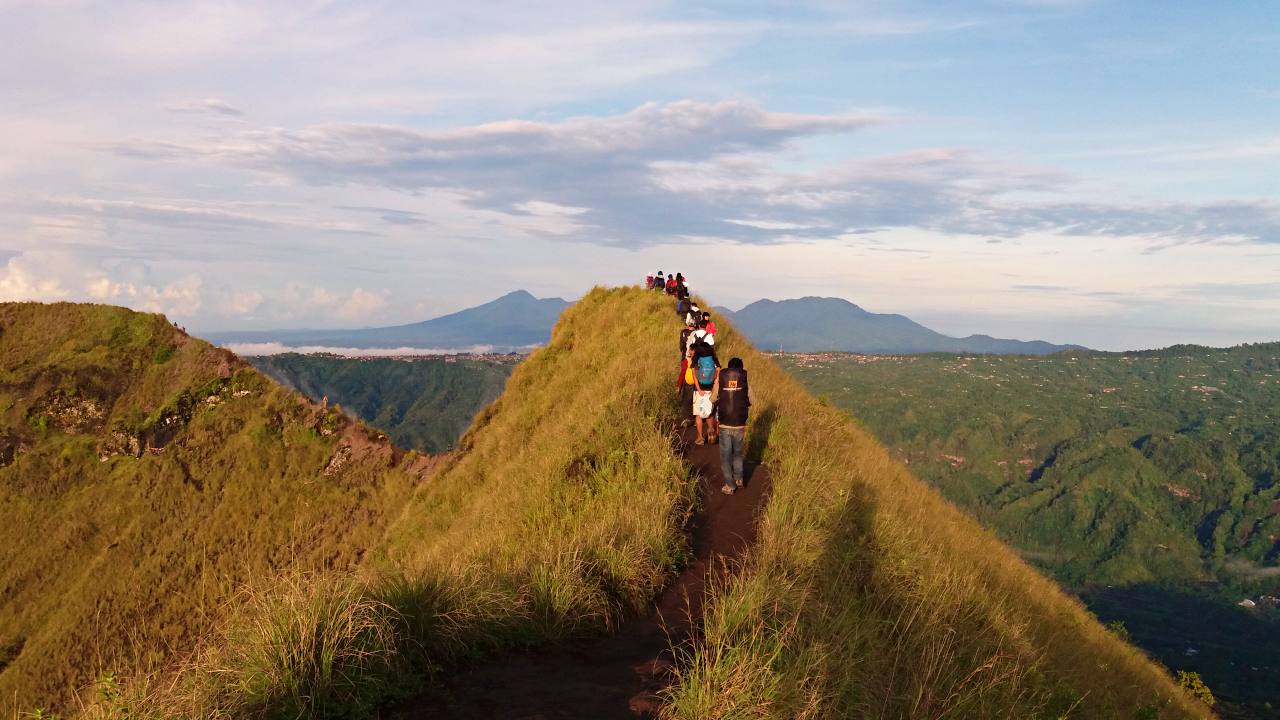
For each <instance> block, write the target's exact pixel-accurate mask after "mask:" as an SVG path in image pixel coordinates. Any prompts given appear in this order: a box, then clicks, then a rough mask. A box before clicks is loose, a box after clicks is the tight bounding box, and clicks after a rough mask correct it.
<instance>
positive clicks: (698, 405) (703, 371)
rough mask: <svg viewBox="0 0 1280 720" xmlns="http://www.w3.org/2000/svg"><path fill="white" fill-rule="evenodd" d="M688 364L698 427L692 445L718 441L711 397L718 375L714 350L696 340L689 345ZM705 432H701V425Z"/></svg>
mask: <svg viewBox="0 0 1280 720" xmlns="http://www.w3.org/2000/svg"><path fill="white" fill-rule="evenodd" d="M689 366H690V368H691V369H692V370H693V403H692V407H693V419H694V424H695V425H696V427H697V429H698V438H697V440H695V441H694V443H693V444H694V445H704V444H706V442H707V440H710V441H711V442H712V443H715V442H717V441H718V438H717V435H716V417H715V413H716V406H715V401H713V400H712V399H711V394H712V393H713V392H714V391H715V386H716V378H718V377H719V376H720V361H719V360H718V359H717V358H716V351H715V349H713V348H712V347H711V346H710V345H708V344H707V343H705V342H701V341H696V342H694V343H693V344H692V345H691V346H690V347H689ZM704 424H705V426H706V432H703V425H704Z"/></svg>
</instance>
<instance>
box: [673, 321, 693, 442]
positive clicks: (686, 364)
mask: <svg viewBox="0 0 1280 720" xmlns="http://www.w3.org/2000/svg"><path fill="white" fill-rule="evenodd" d="M683 342H684V340H683V339H682V340H681V343H683ZM694 382H695V380H694V377H693V365H692V364H690V361H689V353H688V352H687V351H685V350H681V352H680V378H679V379H678V380H676V392H678V393H679V394H680V413H679V414H680V427H682V428H687V427H689V426H690V425H692V424H693V384H694Z"/></svg>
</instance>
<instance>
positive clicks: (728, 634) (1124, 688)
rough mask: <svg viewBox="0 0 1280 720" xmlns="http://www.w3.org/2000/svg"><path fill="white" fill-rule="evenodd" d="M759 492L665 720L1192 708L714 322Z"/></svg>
mask: <svg viewBox="0 0 1280 720" xmlns="http://www.w3.org/2000/svg"><path fill="white" fill-rule="evenodd" d="M720 336H721V338H722V339H721V343H720V345H721V348H722V349H721V353H720V354H721V356H722V358H727V357H729V356H730V355H731V354H737V355H739V356H741V357H743V358H744V359H745V361H746V364H747V368H748V370H749V372H750V373H751V378H752V386H753V389H754V391H755V392H756V393H757V396H758V400H757V404H756V407H755V408H754V409H753V413H754V415H755V419H754V422H755V423H756V424H757V427H756V430H755V431H753V433H752V435H753V437H755V438H758V440H757V443H756V446H755V447H754V448H752V450H751V451H752V452H754V453H758V454H762V455H763V457H764V458H765V459H766V460H767V461H768V462H770V463H771V468H772V475H773V497H772V499H771V501H770V503H769V506H768V508H767V510H766V512H765V514H764V517H763V519H762V528H761V540H760V543H759V545H758V546H757V548H756V549H755V550H754V552H753V553H752V554H751V556H750V557H749V559H748V560H747V562H746V565H745V570H744V572H742V573H741V574H739V575H738V576H737V577H736V578H735V579H733V580H732V581H730V582H728V583H727V584H726V585H725V586H724V587H722V588H719V589H718V591H717V592H716V594H715V596H714V598H713V600H712V602H711V604H710V606H709V607H710V610H709V612H708V614H707V617H706V621H705V639H704V642H703V643H702V644H701V645H700V646H698V648H697V649H696V650H695V651H694V652H693V653H692V654H691V655H690V656H689V657H687V658H686V659H685V662H683V663H682V665H681V676H680V681H679V682H678V683H677V685H676V687H675V688H673V690H672V694H671V697H670V702H669V705H668V707H667V709H666V712H665V715H666V716H667V717H668V718H689V719H693V718H705V717H740V718H805V717H812V718H820V717H877V718H879V717H913V718H915V717H927V718H942V717H948V718H950V717H972V718H986V717H1046V718H1048V717H1064V716H1066V717H1078V718H1101V717H1107V718H1140V717H1160V718H1175V717H1177V718H1184V717H1187V718H1189V717H1203V716H1207V715H1208V714H1209V711H1208V710H1207V708H1205V707H1204V706H1201V705H1197V704H1195V702H1194V701H1192V700H1190V699H1189V698H1188V697H1187V696H1186V695H1185V694H1184V693H1183V692H1182V691H1180V689H1179V688H1178V687H1176V685H1175V684H1174V682H1173V681H1172V679H1171V678H1170V677H1169V675H1168V674H1167V673H1165V672H1164V671H1162V670H1161V669H1160V668H1158V667H1157V666H1155V665H1154V664H1153V663H1151V662H1150V661H1149V660H1148V659H1147V658H1146V657H1145V656H1143V655H1142V654H1141V653H1139V652H1138V651H1137V650H1135V649H1134V648H1132V647H1131V646H1129V645H1127V644H1126V643H1124V642H1121V641H1120V640H1118V639H1117V638H1116V637H1114V636H1113V635H1112V634H1111V633H1109V632H1108V631H1107V630H1105V629H1104V628H1103V627H1102V626H1101V625H1100V624H1099V623H1098V622H1097V621H1096V620H1095V619H1094V618H1093V617H1092V616H1090V615H1089V614H1088V613H1087V612H1086V611H1085V610H1084V608H1083V607H1082V606H1081V605H1079V603H1077V602H1076V601H1074V600H1072V599H1070V598H1068V597H1067V596H1066V595H1064V594H1063V593H1062V592H1061V591H1060V590H1059V589H1058V588H1057V586H1055V585H1054V584H1053V583H1052V582H1050V581H1049V580H1047V579H1045V578H1044V577H1043V576H1041V575H1040V574H1038V573H1037V572H1035V571H1034V570H1032V569H1031V568H1030V567H1029V566H1027V565H1026V564H1025V563H1024V562H1023V561H1022V560H1020V559H1019V558H1018V556H1017V555H1016V554H1014V553H1013V552H1012V551H1011V550H1010V549H1009V548H1007V547H1006V546H1004V545H1002V544H1001V543H1000V542H999V541H998V540H996V539H995V538H994V537H993V536H992V535H991V534H990V533H988V532H987V531H985V530H984V529H983V528H981V527H980V526H979V525H978V524H977V523H976V522H974V521H973V520H971V519H970V518H968V517H967V516H965V515H963V514H962V513H961V512H959V511H958V510H956V509H955V508H954V507H953V506H952V505H950V504H949V503H947V502H946V501H945V500H943V499H942V498H941V496H940V495H939V494H938V493H937V492H936V491H934V490H932V489H931V488H929V487H928V486H927V485H926V484H924V483H922V482H921V481H919V480H917V479H916V478H914V477H912V476H911V475H910V474H909V473H908V472H907V471H906V469H905V468H904V467H903V466H902V465H901V464H899V463H898V462H897V461H895V460H893V459H892V458H890V457H889V456H888V454H887V453H886V452H885V450H884V449H883V448H882V447H881V446H880V445H879V444H878V443H876V442H875V441H874V440H873V439H872V438H870V437H869V436H868V435H867V434H866V433H865V432H863V431H862V430H861V429H859V428H857V427H856V426H854V425H853V424H851V423H850V422H849V421H848V419H847V418H846V417H845V416H844V415H843V413H841V412H839V411H837V410H836V409H834V408H831V407H828V406H826V405H824V404H822V403H819V402H818V401H817V400H815V399H814V398H813V397H812V396H810V395H809V394H808V393H806V392H805V391H804V390H803V389H802V388H801V387H800V385H799V384H798V383H796V382H795V381H794V380H792V379H791V378H790V377H789V376H788V375H787V374H786V373H785V372H784V371H782V370H781V369H780V368H779V367H778V366H777V365H775V364H774V363H773V362H772V361H770V360H769V359H768V358H766V357H765V356H763V355H761V354H760V353H757V352H755V351H754V350H752V349H750V348H749V347H747V346H746V344H745V343H744V342H742V341H741V339H740V337H739V336H738V335H737V333H736V332H734V330H733V329H732V328H731V327H727V324H726V326H725V327H722V328H721V329H720Z"/></svg>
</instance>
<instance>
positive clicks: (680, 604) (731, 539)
mask: <svg viewBox="0 0 1280 720" xmlns="http://www.w3.org/2000/svg"><path fill="white" fill-rule="evenodd" d="M692 440H693V431H692V429H689V430H687V431H685V433H684V435H683V437H682V438H681V446H682V449H683V451H684V454H685V458H686V460H687V461H688V463H689V465H690V466H691V467H692V468H693V469H694V470H695V472H696V473H697V475H698V478H699V480H698V482H699V491H700V495H701V497H702V512H701V513H699V514H698V515H697V516H695V517H694V519H693V521H692V522H691V524H690V528H689V532H690V533H691V536H692V538H691V539H692V545H693V550H694V560H693V561H692V562H691V563H690V564H689V566H688V567H686V568H685V570H684V571H683V572H682V573H680V575H679V576H678V577H677V578H676V580H675V581H674V582H673V583H672V584H671V586H670V587H668V588H667V590H666V591H665V592H663V594H662V596H661V597H660V598H659V599H658V602H657V603H656V605H655V606H654V608H653V611H652V612H651V613H649V615H648V616H646V617H642V618H635V619H633V620H630V621H628V622H626V623H625V624H624V625H623V626H622V627H621V628H620V629H619V631H618V632H617V633H616V634H614V635H611V636H609V637H607V638H604V639H601V640H595V641H591V642H587V643H581V644H570V645H560V646H553V647H544V648H537V649H534V650H530V651H526V652H517V653H510V654H507V655H503V656H501V657H499V658H497V659H495V660H494V661H492V662H489V663H486V664H484V665H481V666H479V667H476V668H474V669H471V670H469V671H467V672H464V673H462V674H459V675H456V676H454V677H453V678H451V679H450V681H449V682H448V683H447V685H446V686H445V687H443V688H441V689H439V690H437V691H434V692H432V693H431V694H429V695H427V696H424V697H421V698H418V699H417V700H415V701H414V702H412V703H409V704H408V705H406V706H403V707H401V708H400V709H399V711H398V712H397V713H396V714H394V715H393V717H399V718H403V719H404V720H426V719H427V718H432V719H433V720H482V719H483V720H490V719H491V718H504V719H509V720H571V719H572V720H612V719H614V718H617V720H634V719H635V718H646V717H654V716H655V715H654V712H655V710H656V709H657V707H658V703H657V697H656V693H657V692H658V691H659V690H661V689H662V688H663V687H664V686H665V685H666V684H667V682H668V681H669V677H668V673H667V668H669V667H670V666H671V659H670V654H671V653H670V646H671V644H672V642H675V643H680V642H683V641H684V640H686V639H688V638H689V636H690V631H691V629H692V628H696V627H698V626H699V624H700V621H701V618H702V595H703V589H704V587H705V586H706V580H707V575H708V572H709V570H711V569H712V568H715V569H716V570H717V571H718V572H723V571H724V564H725V563H726V562H727V561H730V560H733V559H734V558H737V557H739V556H741V555H742V553H743V552H744V551H745V550H746V549H747V548H748V547H750V546H751V545H752V544H754V543H755V539H756V518H757V516H758V514H759V512H760V509H761V507H762V505H763V503H764V501H765V498H766V497H767V496H768V492H769V484H770V482H769V472H768V469H767V468H766V467H764V466H762V465H761V466H755V467H753V465H752V464H751V463H748V465H747V469H746V470H747V486H746V488H745V489H742V490H739V491H738V492H737V493H736V494H734V495H725V494H723V493H721V492H720V487H721V485H722V484H723V481H722V480H721V474H720V448H719V446H718V445H703V446H701V447H699V446H695V445H694V444H693V442H692Z"/></svg>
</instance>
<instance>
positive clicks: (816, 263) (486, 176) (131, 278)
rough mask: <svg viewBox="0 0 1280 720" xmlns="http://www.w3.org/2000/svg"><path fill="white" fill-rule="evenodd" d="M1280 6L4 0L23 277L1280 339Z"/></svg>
mask: <svg viewBox="0 0 1280 720" xmlns="http://www.w3.org/2000/svg"><path fill="white" fill-rule="evenodd" d="M1277 68H1280V3H1273V2H1268V1H1265V0H1256V1H1253V2H1245V1H1239V2H1227V3H1203V2H1176V1H1171V0H1168V1H1164V2H1154V1H1152V2H1141V1H1131V2H1105V1H1103V0H1096V1H1089V0H1000V1H996V0H992V1H990V2H962V3H917V2H894V1H892V0H879V1H875V2H858V1H856V0H854V1H851V2H824V1H820V0H819V1H815V2H785V3H769V2H732V3H730V2H678V3H666V2H631V3H599V2H579V1H560V0H550V1H548V2H539V3H527V2H510V3H506V2H491V3H490V2H476V1H475V0H471V1H470V2H453V1H452V0H433V1H432V2H430V3H403V2H381V1H378V2H334V1H308V0H294V1H292V2H271V1H269V0H255V1H253V2H236V1H234V0H222V1H219V2H205V1H203V0H192V1H189V2H182V3H169V2H155V1H150V0H148V1H146V2H143V1H140V0H110V1H109V2H90V1H82V0H49V1H47V2H15V1H14V0H0V300H41V301H54V300H76V301H93V302H106V303H114V304H120V305H126V306H129V307H133V308H137V309H143V310H150V311H158V312H164V313H167V314H168V315H169V316H170V317H171V318H172V319H174V320H175V321H177V322H179V323H182V324H184V325H185V326H187V327H188V328H189V329H191V330H192V331H193V332H197V333H198V332H201V331H206V332H208V331H217V330H232V329H267V328H282V327H367V326H379V325H390V324H399V323H404V322H413V321H417V320H422V319H426V318H429V317H434V316H437V315H440V314H443V313H447V312H452V311H455V310H459V309H462V308H465V307H469V306H473V305H477V304H479V303H482V302H485V301H488V300H491V299H493V298H495V297H497V296H499V295H502V294H505V293H506V292H508V291H511V290H515V289H527V290H529V291H531V292H533V293H534V294H535V295H538V296H539V297H548V296H559V297H565V298H569V299H572V298H575V297H578V296H580V295H581V294H582V293H584V292H585V291H586V290H588V289H589V288H591V287H592V286H594V285H600V284H604V285H618V284H625V283H635V282H639V281H641V280H642V279H643V277H644V276H645V275H646V274H647V273H648V272H652V271H654V270H658V269H662V270H665V271H667V272H671V271H681V272H683V273H684V274H685V275H686V276H688V277H689V279H690V285H691V287H692V289H693V290H694V291H695V292H697V293H699V294H701V295H702V296H704V297H705V298H707V299H708V300H709V301H711V302H713V303H714V304H716V305H720V306H727V307H730V308H735V309H736V308H738V307H741V306H742V305H745V304H746V303H749V302H751V301H754V300H756V299H759V298H762V297H767V298H773V299H783V298H791V297H802V296H808V295H818V296H830V297H843V298H846V299H848V300H850V301H852V302H855V303H857V304H858V305H860V306H862V307H864V308H866V309H868V310H871V311H875V312H895V313H903V314H906V315H908V316H910V317H911V318H912V319H915V320H917V321H919V322H922V323H924V324H926V325H928V326H930V327H932V328H934V329H936V330H939V331H941V332H945V333H948V334H953V335H966V334H970V333H987V334H991V335H997V336H1003V337H1016V338H1020V339H1044V340H1050V341H1056V342H1073V343H1080V344H1084V345H1088V346H1091V347H1097V348H1103V349H1116V350H1120V349H1134V348H1147V347H1158V346H1163V345H1169V344H1173V343H1179V342H1197V343H1205V344H1212V345H1231V344H1237V343H1241V342H1257V341H1268V340H1280V80H1278V79H1277V78H1280V73H1277Z"/></svg>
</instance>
